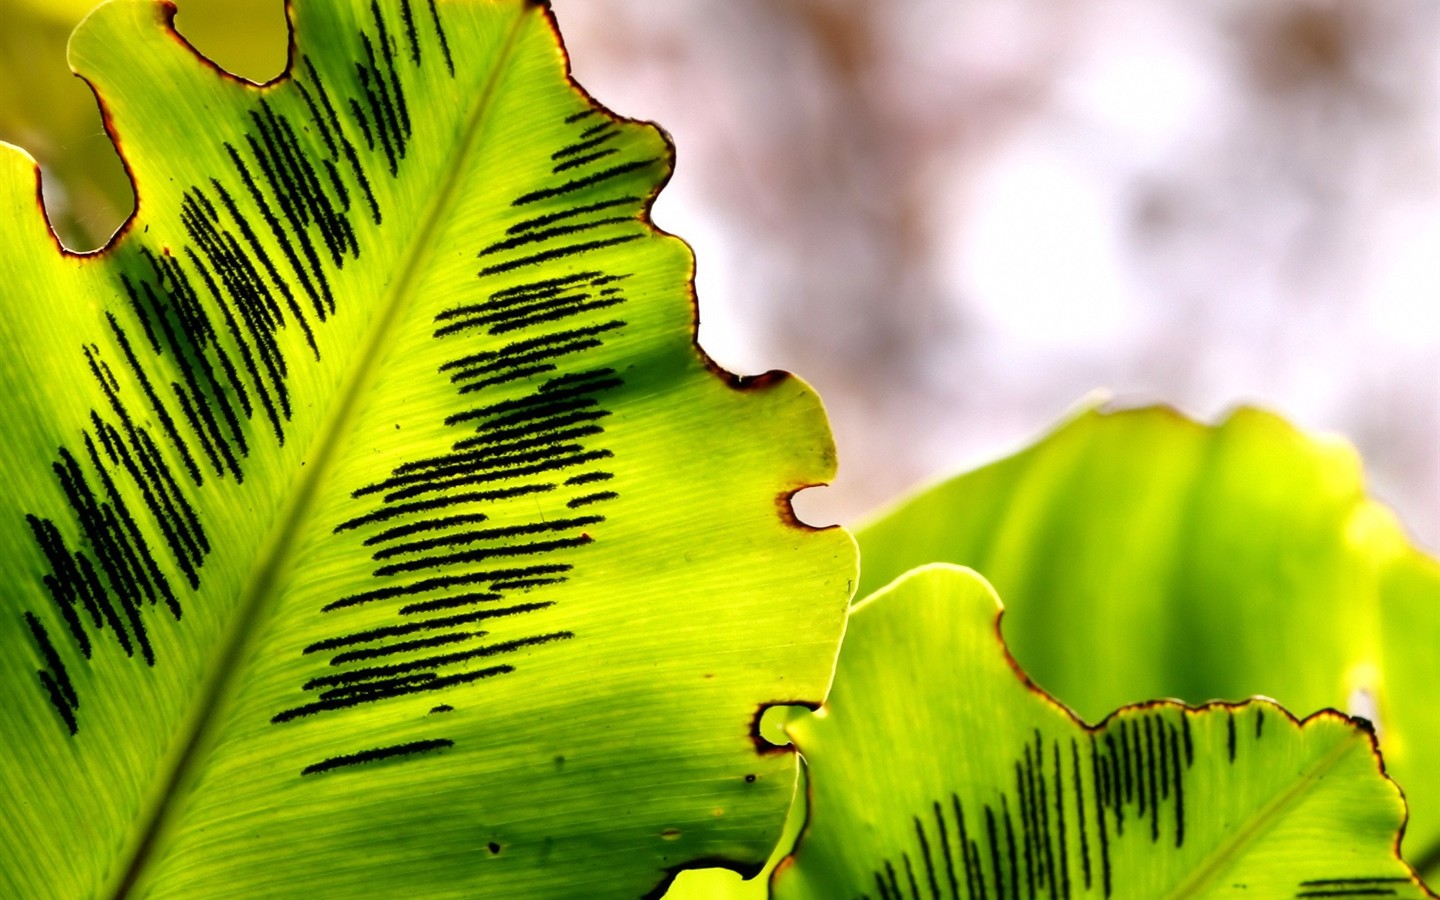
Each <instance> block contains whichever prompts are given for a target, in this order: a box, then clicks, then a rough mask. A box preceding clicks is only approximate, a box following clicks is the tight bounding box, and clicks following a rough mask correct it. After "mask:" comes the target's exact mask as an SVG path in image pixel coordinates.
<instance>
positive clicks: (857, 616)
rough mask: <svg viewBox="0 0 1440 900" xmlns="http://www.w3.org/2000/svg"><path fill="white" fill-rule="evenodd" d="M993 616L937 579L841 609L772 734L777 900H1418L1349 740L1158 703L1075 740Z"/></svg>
mask: <svg viewBox="0 0 1440 900" xmlns="http://www.w3.org/2000/svg"><path fill="white" fill-rule="evenodd" d="M998 612H999V603H998V601H997V599H996V597H995V595H994V593H993V592H992V591H991V589H990V586H989V585H988V584H986V582H985V581H984V580H983V579H981V578H980V577H979V576H977V575H976V574H975V573H974V572H971V571H969V570H965V569H960V568H957V567H954V566H948V565H936V566H929V567H925V568H922V569H920V570H917V571H915V572H913V573H910V574H908V575H907V576H905V577H904V578H902V579H901V580H899V581H897V582H896V583H894V584H893V585H891V586H890V587H888V588H886V589H885V590H882V591H880V592H879V593H877V594H875V595H873V596H871V597H870V598H869V599H867V600H865V601H863V602H862V603H860V604H858V605H857V606H856V607H855V609H854V612H853V613H852V614H851V617H850V625H849V630H848V632H847V634H846V637H845V650H844V652H843V653H842V654H841V656H840V663H839V668H838V670H837V671H836V675H835V685H834V689H833V690H832V692H831V695H830V698H829V700H827V701H826V703H825V706H824V707H822V709H821V710H820V711H819V712H817V713H814V714H802V715H800V716H798V717H796V718H795V719H794V720H792V722H791V724H790V725H789V731H790V733H791V735H792V736H793V737H794V739H795V742H796V744H797V745H798V746H799V748H800V751H801V752H802V753H803V754H804V755H805V759H806V761H807V764H808V768H809V773H810V812H809V821H808V823H807V825H806V831H805V833H804V834H803V835H802V836H801V838H800V843H799V846H798V847H797V849H796V851H795V854H794V856H793V857H792V858H791V859H789V860H787V861H786V863H784V864H782V865H781V867H780V869H779V870H778V873H777V875H776V878H775V896H776V897H777V898H779V900H796V898H817V900H836V898H852V897H866V898H885V900H900V898H906V900H909V898H925V900H931V898H933V900H941V898H965V900H973V898H993V900H1004V898H1012V897H1049V898H1063V897H1070V898H1081V897H1094V898H1100V897H1116V898H1145V900H1158V898H1177V900H1178V898H1202V897H1205V898H1209V897H1217V898H1218V897H1236V898H1238V897H1251V898H1265V900H1279V898H1294V897H1307V898H1308V897H1330V898H1334V897H1395V898H1405V897H1409V898H1417V897H1426V896H1434V895H1433V894H1430V893H1429V892H1428V891H1427V890H1426V889H1425V888H1424V887H1423V886H1422V885H1421V884H1420V882H1419V880H1418V879H1417V878H1415V877H1414V875H1413V873H1412V872H1411V871H1410V869H1409V868H1408V867H1407V866H1406V865H1405V864H1404V863H1403V862H1401V861H1400V859H1399V858H1398V856H1397V854H1396V844H1397V840H1398V829H1399V828H1400V825H1401V822H1402V821H1403V819H1404V804H1403V802H1402V801H1401V797H1400V792H1399V791H1398V790H1396V789H1395V786H1394V785H1393V784H1391V783H1390V782H1389V781H1387V780H1386V779H1385V778H1384V777H1383V775H1382V772H1381V768H1380V763H1379V757H1378V755H1377V754H1376V752H1375V746H1374V742H1373V739H1372V737H1371V736H1370V734H1369V733H1368V732H1367V731H1365V730H1364V729H1363V728H1361V727H1358V726H1357V724H1356V723H1355V722H1353V721H1351V720H1349V719H1347V718H1345V717H1344V716H1342V715H1340V714H1338V713H1334V712H1323V713H1318V714H1316V715H1314V716H1312V717H1310V718H1308V719H1306V720H1305V721H1303V722H1299V721H1296V720H1295V719H1293V718H1291V717H1290V716H1289V715H1288V714H1287V713H1286V712H1285V711H1284V710H1283V709H1281V708H1280V707H1278V706H1276V705H1275V704H1273V703H1270V702H1268V701H1252V702H1249V703H1245V704H1241V705H1215V706H1209V707H1205V708H1201V709H1195V708H1187V707H1184V706H1181V705H1179V704H1176V703H1170V702H1155V703H1147V704H1143V705H1139V706H1133V707H1127V708H1124V709H1121V710H1120V711H1118V712H1116V713H1114V714H1112V715H1110V716H1108V717H1107V718H1106V719H1105V720H1104V721H1103V722H1102V723H1101V724H1099V725H1098V726H1095V727H1090V726H1086V725H1084V724H1082V723H1081V722H1080V721H1079V720H1077V719H1076V718H1075V717H1074V716H1073V715H1072V714H1071V713H1069V712H1068V711H1067V710H1066V709H1064V708H1063V707H1061V706H1060V705H1059V704H1057V703H1056V702H1055V701H1054V700H1052V699H1051V698H1050V697H1048V696H1046V695H1045V694H1043V693H1041V692H1040V691H1039V690H1038V689H1037V688H1035V687H1034V686H1033V685H1031V684H1030V683H1029V682H1028V681H1027V680H1026V679H1025V678H1024V676H1023V675H1022V674H1020V672H1019V671H1018V670H1017V669H1016V668H1015V666H1014V663H1013V661H1012V660H1011V659H1010V658H1009V656H1008V655H1007V654H1006V652H1005V650H1004V646H1003V643H1002V642H1001V641H1000V640H999V634H998V632H999V615H998ZM1006 624H1007V625H1008V621H1007V623H1006Z"/></svg>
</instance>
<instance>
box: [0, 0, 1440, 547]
mask: <svg viewBox="0 0 1440 900" xmlns="http://www.w3.org/2000/svg"><path fill="white" fill-rule="evenodd" d="M299 2H303V0H299ZM177 3H178V6H179V9H180V13H179V17H178V19H177V24H178V26H179V28H180V29H181V31H183V32H184V33H185V34H186V35H187V36H188V37H189V38H190V40H191V41H192V43H194V44H195V45H196V46H197V47H199V48H200V49H201V50H202V51H204V52H205V53H207V54H208V55H210V56H211V57H212V58H214V59H216V60H217V61H218V62H219V63H221V64H222V65H223V66H225V67H226V68H229V69H231V70H232V71H235V72H237V73H239V74H242V75H245V76H247V77H250V78H252V79H255V80H265V79H267V78H270V77H273V76H274V75H276V74H277V73H278V72H279V71H280V70H281V69H282V67H283V66H284V60H285V41H284V34H285V23H284V14H283V10H282V6H281V3H280V2H279V0H264V2H261V0H177ZM89 5H90V0H0V140H7V141H10V142H12V143H18V144H20V145H22V146H24V147H26V148H27V149H28V150H29V151H30V152H31V153H32V154H33V155H34V156H36V158H37V159H39V160H40V162H41V164H42V166H43V167H44V168H45V170H46V173H47V178H46V182H45V187H46V201H47V205H48V207H49V209H50V214H51V217H52V221H53V222H54V225H55V227H56V229H57V231H58V232H59V233H60V235H61V237H62V238H63V239H64V240H65V242H66V243H67V244H68V245H70V246H72V247H77V248H91V247H95V246H98V245H99V244H100V243H102V242H103V241H104V239H105V238H106V237H107V236H108V235H109V234H110V232H111V231H113V229H114V228H115V227H116V226H117V225H118V224H119V222H120V221H121V220H122V219H123V218H124V216H125V214H126V213H127V212H128V210H129V207H130V204H131V202H132V201H131V194H130V190H129V185H128V182H127V181H126V180H125V176H124V173H123V170H122V169H121V167H120V165H119V162H118V160H117V159H116V158H115V156H114V153H113V150H112V149H111V147H110V143H109V141H108V139H107V138H106V137H105V135H104V132H103V131H102V129H101V126H100V120H99V116H98V114H97V113H96V110H95V106H94V101H93V99H92V98H91V96H90V93H89V90H88V89H87V88H86V87H85V85H84V84H83V83H82V82H80V81H79V80H78V79H75V78H73V77H71V76H70V74H69V70H68V67H67V66H66V64H65V57H64V42H65V38H66V36H67V35H68V33H69V31H70V29H71V28H72V27H73V26H74V24H75V23H76V22H77V21H79V19H80V18H81V17H83V15H84V13H85V11H86V10H87V8H88V7H89ZM553 7H554V10H555V13H556V16H557V18H558V19H559V21H560V25H561V28H562V30H563V31H564V34H565V37H566V40H567V44H568V46H569V50H570V55H571V59H572V64H573V67H574V71H575V75H576V77H577V79H578V80H579V81H580V82H581V83H582V84H583V85H584V86H585V87H586V88H587V89H588V90H589V91H590V92H591V93H592V94H593V95H594V96H596V97H597V98H599V99H600V100H601V101H602V102H604V103H605V104H606V105H607V106H609V107H611V108H612V109H614V110H616V111H617V112H620V113H622V114H624V115H628V116H633V117H636V118H645V119H652V120H655V121H657V122H660V123H662V124H663V125H664V126H665V128H666V129H667V130H669V131H670V133H671V134H672V135H673V136H674V138H675V141H676V143H677V145H678V148H679V150H678V168H677V171H676V174H675V177H674V179H673V181H672V182H671V184H670V186H669V187H668V188H667V190H666V191H665V193H664V194H662V195H661V198H660V200H659V202H658V203H657V205H656V209H655V220H656V222H657V224H659V225H660V226H661V227H663V228H665V229H666V230H668V231H672V232H674V233H676V234H679V235H681V236H682V237H684V238H685V239H686V240H688V241H689V242H690V244H691V245H692V246H693V247H694V248H695V251H696V254H697V256H698V259H699V263H698V265H699V268H698V289H699V295H700V300H701V317H702V324H701V341H702V343H703V345H704V346H705V348H706V349H707V350H708V351H709V352H710V353H711V355H713V356H714V357H716V359H718V360H719V361H720V362H721V363H722V364H724V365H725V366H727V367H728V368H730V369H732V370H734V371H739V372H758V371H763V370H765V369H770V368H784V369H789V370H792V371H795V372H797V373H799V374H801V375H803V376H804V377H805V378H806V379H808V380H809V381H811V382H812V383H813V384H814V385H815V386H816V387H817V388H818V389H819V391H820V393H821V394H822V395H823V396H824V397H825V399H826V403H827V406H828V408H829V410H830V414H831V418H832V421H833V423H834V428H835V433H836V440H837V443H838V445H839V449H840V458H841V473H840V477H839V479H838V481H837V482H836V483H835V485H834V486H832V487H830V488H826V489H821V490H814V491H807V492H805V493H804V494H803V495H801V497H800V498H799V499H798V500H797V507H798V508H799V510H800V512H801V515H802V516H803V517H805V518H806V519H807V520H809V521H812V522H816V523H824V522H831V521H841V522H846V523H850V522H854V521H855V520H856V519H857V518H858V517H859V516H861V515H862V514H863V513H865V512H866V511H868V510H871V509H873V508H874V507H875V506H877V505H879V504H882V503H885V502H886V501H888V500H890V499H893V498H894V497H895V496H896V495H897V494H898V493H899V492H901V491H903V490H905V489H906V488H908V487H911V486H913V485H915V484H916V483H917V482H919V481H924V480H927V479H933V478H935V477H938V476H939V475H941V474H945V473H949V472H953V471H956V470H958V469H960V468H964V467H970V466H974V465H976V464H979V463H982V462H985V461H988V460H990V459H993V458H995V457H997V456H999V455H1003V454H1004V453H1007V452H1009V451H1011V450H1014V449H1017V448H1018V447H1020V446H1021V445H1023V444H1024V443H1027V442H1029V441H1030V440H1032V439H1034V438H1035V437H1036V436H1038V435H1039V434H1041V433H1043V432H1044V431H1045V430H1046V429H1047V428H1048V427H1050V426H1051V425H1052V424H1053V423H1054V422H1055V421H1056V420H1057V419H1059V418H1061V417H1063V416H1064V415H1065V414H1066V412H1067V410H1069V409H1071V408H1073V407H1074V405H1075V404H1076V403H1077V402H1080V401H1081V400H1082V399H1084V398H1085V397H1086V396H1087V395H1089V394H1090V392H1091V391H1093V390H1095V389H1102V390H1104V391H1106V392H1108V395H1109V396H1112V397H1113V398H1114V399H1115V401H1116V402H1118V403H1121V404H1125V405H1135V404H1140V403H1148V402H1157V401H1164V402H1169V403H1172V404H1174V405H1176V406H1178V407H1179V408H1181V409H1182V410H1184V411H1186V412H1188V413H1190V414H1192V415H1196V416H1200V417H1204V418H1214V417H1216V416H1218V415H1221V414H1223V413H1224V411H1225V410H1227V409H1229V408H1231V407H1233V406H1234V405H1236V404H1239V403H1253V404H1260V405H1263V406H1266V407H1269V408H1272V409H1275V410H1277V411H1279V412H1281V413H1283V414H1285V415H1287V416H1289V417H1290V418H1291V419H1292V420H1294V421H1295V422H1297V423H1298V424H1300V425H1301V426H1302V427H1304V428H1306V429H1309V430H1312V431H1328V432H1338V433H1341V434H1344V435H1345V436H1347V437H1348V438H1349V439H1350V440H1352V441H1353V442H1354V443H1355V444H1356V445H1357V446H1358V447H1359V448H1360V450H1361V452H1362V454H1363V455H1364V457H1365V460H1366V463H1367V467H1368V471H1369V474H1370V478H1371V483H1372V487H1373V490H1374V492H1375V493H1376V494H1377V495H1379V496H1380V497H1381V498H1382V499H1384V500H1386V501H1387V502H1389V503H1390V504H1392V505H1393V506H1395V507H1396V508H1397V509H1398V510H1399V512H1400V514H1401V516H1402V517H1403V518H1404V520H1405V521H1406V523H1407V524H1408V525H1409V527H1410V530H1411V532H1412V534H1414V535H1415V536H1416V538H1417V539H1418V540H1419V541H1420V542H1421V543H1422V544H1423V545H1424V546H1426V547H1427V548H1428V549H1430V550H1431V551H1432V552H1433V551H1434V550H1436V549H1437V547H1440V4H1436V3H1434V2H1433V0H1334V2H1331V0H1266V2H1264V3H1255V2H1250V0H1208V2H1205V3H1193V2H1188V0H1143V2H1142V0H1069V2H1066V3H1053V2H1044V3H1042V2H1038V0H902V2H895V0H889V2H882V0H554V3H553Z"/></svg>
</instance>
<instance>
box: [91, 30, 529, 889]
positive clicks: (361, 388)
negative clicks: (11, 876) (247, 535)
mask: <svg viewBox="0 0 1440 900" xmlns="http://www.w3.org/2000/svg"><path fill="white" fill-rule="evenodd" d="M533 12H534V8H533V7H532V6H531V4H529V3H523V4H521V7H520V12H519V14H518V15H517V16H516V17H515V20H514V22H512V23H511V25H510V28H509V29H508V31H507V32H506V35H505V39H504V41H503V42H502V43H501V44H500V48H499V51H498V52H497V54H496V57H495V62H494V64H493V65H492V66H491V69H490V72H489V74H488V75H487V76H486V79H485V85H484V87H483V88H482V90H481V91H480V92H479V93H478V94H477V95H476V98H475V101H474V103H473V104H471V107H470V111H469V113H468V114H467V116H466V119H465V122H464V126H463V128H462V129H461V131H460V135H459V139H458V141H457V143H456V149H455V151H454V152H453V153H452V154H451V156H450V158H449V160H448V162H447V164H446V166H445V169H444V171H443V172H442V174H441V178H440V183H439V186H438V188H437V190H436V191H434V192H433V193H432V194H430V197H431V201H430V203H429V205H428V206H427V207H426V209H425V211H424V213H423V214H422V216H421V218H420V222H419V227H418V228H417V229H415V230H414V231H413V232H411V236H410V239H409V241H408V243H407V244H406V247H405V251H404V255H403V257H402V258H401V262H400V265H399V267H398V271H397V274H396V276H395V278H394V279H392V280H391V282H390V284H389V286H388V288H387V289H386V291H385V294H384V295H383V297H382V301H381V308H380V312H379V313H378V314H377V315H376V316H375V319H374V321H373V323H372V324H371V325H370V328H369V332H368V334H367V335H366V337H365V340H364V342H363V343H362V345H361V349H360V351H359V352H358V353H357V354H356V356H355V357H354V358H353V361H352V362H351V363H350V365H349V366H348V367H347V371H346V373H345V376H344V377H343V378H342V379H341V382H340V384H341V387H340V390H339V394H338V399H337V401H336V402H335V403H334V404H333V405H332V406H331V407H330V412H329V413H328V414H327V415H326V417H325V419H324V421H323V422H322V423H321V426H320V427H319V429H317V431H316V433H315V437H314V440H313V443H312V447H313V453H312V454H310V455H308V456H305V457H304V458H305V460H306V465H305V466H303V467H301V469H300V472H299V474H298V475H297V477H296V479H295V482H294V484H293V485H292V486H291V489H290V491H289V492H288V497H289V499H288V500H287V501H286V503H285V506H284V507H283V508H282V510H281V512H280V514H279V516H277V517H276V520H275V523H274V524H273V525H272V526H271V528H270V532H269V534H268V535H267V537H266V539H265V541H264V542H263V543H262V545H261V546H262V548H263V549H262V550H261V551H260V553H259V555H258V556H257V558H256V562H255V565H254V566H253V567H252V568H251V569H250V573H249V576H248V577H247V579H246V581H245V583H244V585H243V586H242V588H241V591H240V598H239V601H238V603H237V604H236V613H235V616H234V620H233V624H232V625H231V626H230V627H229V628H228V629H227V630H226V632H225V634H224V636H223V638H222V641H221V643H220V653H219V655H218V657H217V659H216V662H215V663H214V664H213V666H212V667H211V672H210V674H209V675H208V676H207V677H206V680H205V683H204V685H203V687H202V689H201V690H200V692H199V694H198V695H197V698H196V702H195V708H196V710H197V712H196V713H195V714H194V715H193V717H192V718H191V719H190V720H189V723H188V734H182V736H181V740H182V741H183V748H182V749H181V750H180V752H179V753H178V755H177V756H176V757H175V762H174V764H173V765H172V766H171V769H170V771H169V772H168V773H166V775H165V778H164V786H163V788H162V789H161V790H160V792H159V796H158V797H156V798H155V800H154V805H153V807H152V808H151V810H150V812H149V815H148V816H147V817H146V819H145V822H144V826H143V828H142V829H141V831H140V834H139V837H138V840H137V841H136V843H135V844H134V845H133V846H134V853H133V855H132V856H131V858H130V861H129V863H128V865H126V866H125V869H124V873H123V875H121V877H120V879H119V881H118V883H117V885H116V887H115V889H114V890H113V891H110V892H108V893H109V896H110V897H112V898H113V900H126V898H127V897H129V896H130V892H131V890H132V889H133V888H134V887H135V886H136V884H138V883H139V881H140V878H141V875H142V874H143V873H144V872H145V870H146V868H147V865H148V863H150V862H151V860H152V859H153V855H154V850H155V848H156V847H157V846H158V843H159V840H158V839H159V837H160V836H161V835H162V833H163V832H164V830H165V829H166V828H167V826H168V825H169V824H170V820H171V816H172V814H173V813H174V811H175V807H176V803H175V800H176V798H177V796H178V794H179V792H180V787H181V786H182V785H183V784H184V783H185V782H186V781H187V780H188V779H189V778H190V776H191V774H192V773H193V772H194V771H195V770H196V768H197V766H198V764H199V761H200V759H201V757H202V756H203V755H204V754H203V752H202V751H203V750H204V749H205V748H206V746H205V745H206V743H207V741H208V739H209V738H210V737H211V736H212V732H213V730H214V728H215V726H216V723H217V722H218V721H219V720H220V719H221V718H222V714H223V712H224V710H226V709H228V707H229V702H228V701H229V699H230V698H231V696H232V695H233V692H234V689H235V687H236V683H237V681H238V678H237V677H236V676H237V673H238V671H239V666H238V663H239V661H240V660H241V659H242V658H244V656H245V652H246V650H247V649H248V648H249V645H250V643H251V641H252V640H253V639H254V637H255V635H256V634H257V633H258V632H259V630H260V628H259V625H260V623H261V622H262V621H264V620H265V618H266V616H267V614H268V613H269V612H270V607H271V605H272V603H273V600H274V598H275V596H276V594H277V592H276V591H275V587H276V585H277V584H279V583H280V580H281V576H282V575H284V574H285V573H286V571H287V570H288V568H289V564H290V562H291V558H292V556H293V555H294V551H295V549H296V546H297V543H298V542H297V541H296V540H295V538H296V537H297V535H298V534H299V533H300V532H301V529H302V526H303V525H304V524H305V523H306V522H307V521H308V520H309V518H310V513H311V511H312V509H313V507H314V502H315V498H316V496H317V494H318V492H319V488H320V486H321V485H322V484H323V483H324V482H325V480H326V478H327V477H328V475H329V470H330V469H331V467H332V466H333V465H334V463H335V461H336V459H337V451H338V449H339V448H340V447H342V446H344V444H345V442H344V441H342V439H341V438H342V436H343V435H345V434H347V433H348V432H349V431H350V430H351V428H352V427H353V425H354V420H355V413H356V409H357V408H358V406H359V404H360V399H361V398H362V397H364V396H365V394H366V391H367V389H368V388H369V387H370V386H371V384H372V383H373V382H374V380H375V378H376V376H377V374H378V372H379V370H380V361H381V360H382V358H383V357H384V356H385V353H386V349H387V343H388V342H387V340H386V339H387V337H389V335H390V332H391V330H392V328H393V327H394V326H395V325H396V323H397V322H398V321H399V320H400V318H401V315H402V313H403V312H404V311H405V310H406V308H407V307H408V306H409V303H408V301H409V299H410V298H411V297H412V296H413V295H414V292H415V289H416V286H417V284H418V282H419V277H420V273H421V272H422V271H423V270H424V264H425V262H426V260H427V258H428V257H429V255H430V250H431V247H432V242H433V239H434V238H435V236H436V235H437V233H438V232H439V231H440V229H441V227H442V225H443V223H444V222H445V220H446V217H447V215H448V213H449V211H450V210H451V208H452V207H453V206H454V204H455V202H456V200H457V199H458V197H459V195H460V186H461V184H462V182H463V180H464V175H465V172H466V171H467V164H468V162H469V161H470V159H471V158H472V156H473V153H474V150H475V147H476V145H477V144H478V143H479V137H480V134H481V132H482V130H483V126H484V124H485V122H486V121H487V119H488V117H489V112H490V110H491V108H492V107H493V105H494V99H495V93H496V89H497V86H498V83H499V81H500V76H501V74H502V73H503V71H504V70H505V67H506V64H507V63H508V62H509V60H510V57H511V54H512V53H513V51H514V48H515V45H516V43H517V41H518V39H519V36H520V33H521V31H522V29H523V28H524V26H525V24H526V23H527V22H528V21H530V20H531V14H532V13H533ZM291 30H292V38H291V39H292V40H293V30H294V25H293V24H292V25H291ZM288 71H289V70H288V69H287V73H288ZM287 80H288V78H287Z"/></svg>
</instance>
